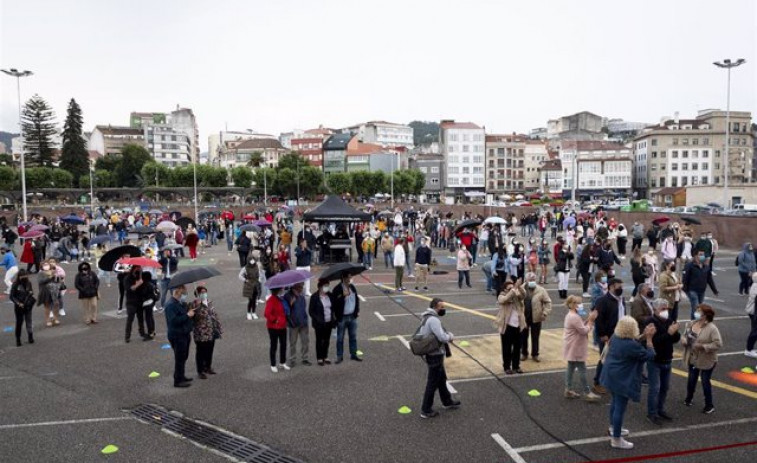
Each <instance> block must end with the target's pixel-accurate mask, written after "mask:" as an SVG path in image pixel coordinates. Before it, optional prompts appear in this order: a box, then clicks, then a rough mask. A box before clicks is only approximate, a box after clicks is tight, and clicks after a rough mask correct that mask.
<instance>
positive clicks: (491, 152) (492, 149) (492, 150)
mask: <svg viewBox="0 0 757 463" xmlns="http://www.w3.org/2000/svg"><path fill="white" fill-rule="evenodd" d="M489 156H494V148H489Z"/></svg>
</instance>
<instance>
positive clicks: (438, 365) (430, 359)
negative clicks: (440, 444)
mask: <svg viewBox="0 0 757 463" xmlns="http://www.w3.org/2000/svg"><path fill="white" fill-rule="evenodd" d="M445 313H446V309H445V308H444V301H443V300H441V299H439V298H434V299H432V300H431V304H430V305H429V308H428V309H426V311H425V312H423V315H422V317H423V318H422V320H423V322H422V324H421V326H420V328H419V331H418V336H429V335H434V337H436V339H437V340H438V341H439V343H441V347H440V348H439V349H438V350H437V351H435V352H431V353H429V354H427V355H425V356H424V360H425V361H426V366H427V367H428V375H427V377H426V389H425V390H424V392H423V402H422V404H421V418H424V419H428V418H434V417H436V416H439V412H437V411H436V410H434V409H433V406H434V394H436V391H439V400H441V401H442V407H444V408H445V409H456V408H458V407H459V406H460V401H459V400H454V399H453V398H452V394H451V393H450V391H449V389H448V388H447V372H446V371H445V369H444V356H445V353H449V348H450V347H449V344H450V343H452V341H453V340H454V339H455V338H454V335H453V334H452V333H450V332H448V331H447V330H445V329H444V327H443V326H442V322H441V319H440V318H439V317H443V316H444V315H445Z"/></svg>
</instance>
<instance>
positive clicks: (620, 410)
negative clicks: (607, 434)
mask: <svg viewBox="0 0 757 463" xmlns="http://www.w3.org/2000/svg"><path fill="white" fill-rule="evenodd" d="M627 406H628V397H622V396H619V395H617V394H613V395H612V402H611V403H610V425H612V437H614V438H616V439H617V438H619V437H620V430H621V429H622V428H623V416H624V415H625V414H626V407H627Z"/></svg>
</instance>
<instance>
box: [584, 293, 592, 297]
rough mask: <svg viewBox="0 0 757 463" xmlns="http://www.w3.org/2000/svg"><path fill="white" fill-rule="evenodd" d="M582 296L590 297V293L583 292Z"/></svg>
mask: <svg viewBox="0 0 757 463" xmlns="http://www.w3.org/2000/svg"><path fill="white" fill-rule="evenodd" d="M582 297H591V294H589V293H583V295H582Z"/></svg>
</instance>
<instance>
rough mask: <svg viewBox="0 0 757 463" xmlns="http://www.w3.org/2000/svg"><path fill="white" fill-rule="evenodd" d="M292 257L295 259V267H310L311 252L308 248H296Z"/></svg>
mask: <svg viewBox="0 0 757 463" xmlns="http://www.w3.org/2000/svg"><path fill="white" fill-rule="evenodd" d="M294 256H295V257H296V258H297V259H296V260H295V265H296V266H297V267H310V264H311V263H312V262H313V251H311V250H310V248H306V249H305V250H303V249H302V248H301V247H299V246H297V248H296V249H295V250H294Z"/></svg>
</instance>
